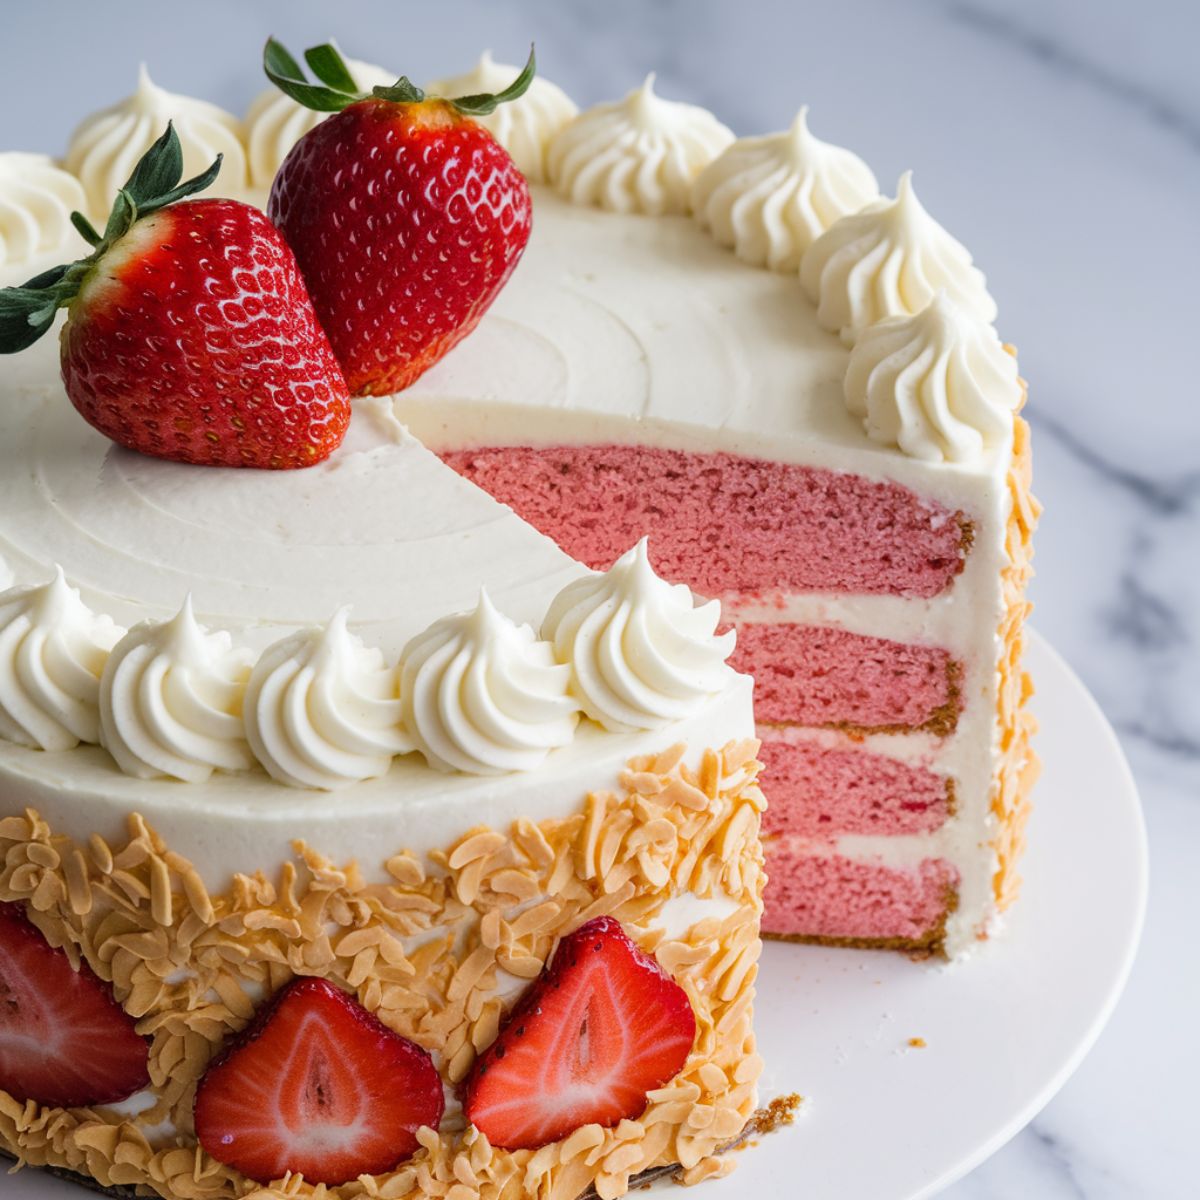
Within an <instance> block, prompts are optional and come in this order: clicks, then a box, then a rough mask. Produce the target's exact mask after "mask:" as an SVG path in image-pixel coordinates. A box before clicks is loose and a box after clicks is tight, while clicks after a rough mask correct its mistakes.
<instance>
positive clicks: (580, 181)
mask: <svg viewBox="0 0 1200 1200" xmlns="http://www.w3.org/2000/svg"><path fill="white" fill-rule="evenodd" d="M732 141H733V133H732V132H731V131H730V130H729V129H727V128H726V127H725V126H724V125H722V124H721V122H720V121H718V120H717V118H716V117H714V116H713V115H712V113H710V112H708V111H707V110H706V109H703V108H698V107H697V106H696V105H694V104H682V103H679V102H678V101H674V100H663V99H662V98H661V97H660V96H657V95H655V92H654V76H653V75H649V76H647V77H646V82H645V83H643V84H642V86H641V87H640V88H635V89H634V90H633V91H632V92H630V93H629V95H628V96H626V97H625V98H624V99H623V100H617V101H615V102H613V103H610V104H599V105H597V106H596V107H595V108H589V109H587V110H586V111H585V112H582V113H580V114H579V116H577V117H576V118H575V119H574V120H573V121H571V122H570V124H568V125H566V126H565V127H564V128H563V129H562V130H561V131H560V132H559V133H558V134H557V135H556V136H555V138H554V140H553V141H552V142H551V143H550V147H549V150H548V151H547V155H546V166H547V172H548V176H549V179H550V182H551V183H553V184H554V186H555V187H556V188H557V189H558V191H559V192H560V193H561V194H562V195H564V196H566V197H567V198H568V199H570V200H573V201H574V202H575V203H576V204H594V205H598V206H599V207H600V208H605V209H609V210H610V211H612V212H625V213H628V212H640V213H649V214H652V215H657V214H662V213H686V212H687V211H688V205H689V197H690V195H691V189H692V181H693V180H694V179H695V178H696V176H697V175H698V174H699V173H700V172H701V171H702V170H703V169H704V168H705V167H706V166H707V165H708V164H709V163H710V162H712V160H713V159H714V158H716V157H717V155H718V154H720V153H721V151H722V150H724V149H725V147H726V146H728V145H729V144H730V142H732Z"/></svg>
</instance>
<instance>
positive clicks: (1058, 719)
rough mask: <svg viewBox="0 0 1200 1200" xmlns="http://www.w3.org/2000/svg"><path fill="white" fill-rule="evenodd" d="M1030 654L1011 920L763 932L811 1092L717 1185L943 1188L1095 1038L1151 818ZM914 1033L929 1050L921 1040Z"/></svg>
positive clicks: (765, 1011)
mask: <svg viewBox="0 0 1200 1200" xmlns="http://www.w3.org/2000/svg"><path fill="white" fill-rule="evenodd" d="M1029 668H1030V670H1031V671H1032V673H1033V676H1034V680H1035V682H1036V684H1037V697H1036V701H1035V703H1036V711H1037V714H1038V717H1039V719H1040V721H1041V725H1042V730H1041V733H1040V735H1039V737H1038V741H1037V748H1038V752H1039V753H1040V754H1041V756H1042V758H1043V760H1044V763H1045V770H1044V773H1043V776H1042V779H1041V781H1040V782H1039V784H1038V787H1037V792H1036V797H1035V798H1036V802H1037V803H1036V809H1035V811H1034V815H1033V818H1032V820H1031V822H1030V830H1029V850H1028V852H1027V854H1026V857H1025V859H1024V862H1023V871H1022V873H1023V875H1024V877H1025V886H1024V889H1023V892H1022V896H1021V900H1020V902H1019V903H1018V904H1017V906H1016V907H1015V908H1014V909H1013V911H1012V913H1011V914H1010V916H1009V918H1008V922H1007V926H1008V927H1007V929H1006V931H1005V932H1004V934H1003V935H1002V936H1001V937H999V938H997V939H995V940H993V941H992V942H991V943H989V944H987V945H985V946H983V947H981V949H980V950H979V952H978V953H977V954H976V955H975V956H974V957H973V958H971V959H970V960H968V961H967V962H966V963H963V964H959V965H955V966H945V965H939V964H930V963H914V962H910V961H908V960H907V959H906V958H904V957H903V956H901V955H894V954H883V953H877V952H859V951H851V950H826V949H822V948H820V947H810V946H793V945H784V944H779V943H773V944H770V945H768V946H767V947H766V951H765V953H764V956H763V967H762V974H761V977H760V988H759V1003H758V1018H757V1025H758V1031H759V1042H760V1048H761V1050H762V1053H763V1055H764V1057H765V1058H766V1060H767V1072H766V1075H765V1078H764V1081H763V1096H764V1099H768V1098H770V1097H772V1096H774V1095H779V1094H781V1093H786V1092H793V1091H794V1092H799V1093H801V1094H802V1095H803V1096H804V1097H805V1103H804V1106H803V1107H802V1109H801V1114H800V1116H799V1118H798V1120H797V1122H796V1124H795V1125H794V1126H793V1127H792V1128H790V1129H784V1130H781V1131H779V1132H777V1133H774V1134H772V1135H770V1136H769V1137H766V1138H764V1139H762V1141H761V1142H760V1143H759V1144H758V1145H757V1146H754V1147H752V1148H748V1149H745V1150H743V1151H740V1152H739V1153H738V1158H739V1164H738V1168H737V1170H736V1171H735V1172H734V1173H733V1174H732V1175H730V1176H729V1177H728V1178H726V1179H724V1180H721V1181H720V1182H715V1183H710V1184H706V1185H705V1186H704V1188H703V1194H704V1196H706V1197H708V1196H711V1197H712V1198H713V1200H722V1198H724V1200H734V1198H736V1197H752V1198H753V1200H792V1198H793V1197H796V1196H809V1197H813V1200H829V1198H836V1200H918V1198H920V1197H926V1196H931V1195H933V1194H934V1193H936V1192H937V1191H939V1190H940V1189H942V1188H944V1187H946V1186H947V1185H949V1184H950V1183H952V1182H953V1181H954V1180H956V1179H959V1178H961V1177H962V1176H963V1175H965V1174H966V1173H967V1172H968V1171H969V1170H971V1168H972V1167H974V1166H977V1165H978V1164H979V1163H980V1162H982V1161H983V1160H984V1159H985V1158H986V1157H987V1156H988V1155H989V1154H992V1153H993V1152H994V1151H996V1150H998V1149H999V1148H1000V1147H1001V1146H1002V1145H1003V1144H1004V1143H1005V1142H1006V1141H1008V1139H1009V1138H1011V1137H1012V1136H1013V1135H1014V1134H1015V1133H1017V1131H1018V1130H1020V1129H1021V1127H1022V1126H1023V1125H1025V1124H1026V1122H1028V1121H1029V1120H1030V1119H1031V1118H1032V1117H1033V1116H1034V1115H1035V1114H1036V1113H1037V1112H1038V1110H1039V1109H1041V1108H1042V1107H1043V1105H1045V1104H1046V1103H1047V1101H1048V1100H1049V1099H1050V1098H1051V1096H1053V1095H1054V1093H1055V1092H1056V1091H1057V1090H1058V1089H1059V1088H1060V1087H1061V1086H1062V1085H1063V1083H1064V1082H1065V1081H1066V1080H1067V1078H1068V1076H1069V1075H1070V1074H1071V1072H1072V1071H1074V1070H1075V1068H1076V1067H1077V1066H1078V1065H1079V1063H1080V1062H1081V1061H1082V1059H1083V1057H1084V1055H1085V1054H1086V1053H1087V1052H1088V1050H1089V1049H1090V1048H1091V1046H1092V1043H1093V1042H1094V1041H1095V1040H1096V1037H1097V1035H1098V1034H1099V1032H1100V1030H1101V1028H1102V1027H1103V1026H1104V1023H1105V1021H1106V1020H1107V1019H1108V1016H1109V1014H1110V1013H1111V1012H1112V1010H1113V1007H1114V1005H1115V1004H1116V1002H1117V998H1118V996H1119V995H1120V992H1121V989H1122V987H1123V985H1124V983H1125V979H1126V977H1127V975H1128V973H1129V968H1130V965H1131V963H1132V961H1133V955H1134V950H1135V948H1136V946H1137V941H1138V936H1139V934H1140V932H1141V928H1142V917H1143V913H1144V910H1145V901H1146V839H1145V831H1144V829H1143V826H1142V815H1141V809H1140V807H1139V805H1138V797H1137V790H1136V788H1135V786H1134V782H1133V777H1132V775H1131V774H1130V772H1129V767H1128V765H1127V764H1126V762H1125V758H1124V755H1123V754H1122V753H1121V748H1120V746H1119V745H1118V744H1117V740H1116V737H1115V736H1114V734H1113V732H1112V729H1111V728H1110V727H1109V725H1108V722H1107V721H1106V720H1105V719H1104V716H1103V715H1102V714H1101V712H1100V710H1099V708H1098V707H1097V706H1096V703H1095V701H1093V700H1092V698H1091V696H1090V695H1088V693H1087V691H1086V689H1085V688H1084V686H1083V685H1082V684H1081V683H1080V682H1079V680H1078V679H1077V678H1076V677H1075V675H1074V674H1073V673H1072V671H1071V670H1070V668H1069V667H1068V666H1067V665H1066V664H1065V663H1064V662H1063V660H1062V659H1061V658H1059V657H1058V655H1057V654H1056V653H1055V652H1054V651H1053V650H1052V649H1051V648H1050V646H1049V645H1048V644H1047V643H1046V642H1044V641H1042V640H1041V639H1040V638H1038V637H1037V636H1036V635H1035V636H1034V637H1033V639H1032V643H1031V646H1030V651H1029ZM917 1038H919V1039H922V1040H923V1041H924V1043H925V1045H924V1046H923V1047H914V1046H912V1045H910V1039H917ZM657 1186H658V1187H659V1188H669V1187H671V1185H669V1184H668V1185H657ZM3 1194H4V1196H5V1200H79V1198H80V1197H81V1196H82V1195H84V1194H85V1193H83V1192H81V1191H79V1190H78V1189H77V1188H76V1187H75V1186H73V1185H71V1184H69V1183H65V1182H62V1181H60V1180H58V1179H55V1178H53V1177H51V1176H48V1175H44V1174H41V1173H39V1172H36V1171H22V1172H20V1173H19V1174H17V1175H15V1176H11V1177H8V1178H5V1180H4V1183H3ZM638 1194H645V1193H638ZM680 1194H681V1193H680ZM697 1194H699V1193H697Z"/></svg>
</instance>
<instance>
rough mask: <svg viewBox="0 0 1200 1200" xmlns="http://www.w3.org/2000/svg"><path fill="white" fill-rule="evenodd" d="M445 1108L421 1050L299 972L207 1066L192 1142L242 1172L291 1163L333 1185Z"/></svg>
mask: <svg viewBox="0 0 1200 1200" xmlns="http://www.w3.org/2000/svg"><path fill="white" fill-rule="evenodd" d="M444 1106H445V1097H444V1094H443V1091H442V1082H441V1077H440V1076H439V1075H438V1072H437V1068H436V1067H434V1065H433V1061H432V1059H431V1058H430V1057H429V1054H428V1053H427V1052H426V1051H425V1050H423V1049H421V1047H419V1046H417V1045H415V1044H414V1043H413V1042H410V1041H408V1040H407V1039H406V1038H403V1037H401V1036H400V1035H399V1034H397V1033H394V1032H392V1031H391V1030H390V1029H388V1028H387V1027H386V1026H385V1025H384V1024H383V1023H382V1022H381V1021H379V1020H378V1018H376V1017H375V1016H373V1015H372V1014H371V1013H369V1012H367V1011H366V1009H364V1008H363V1007H362V1006H361V1005H360V1004H359V1003H358V1002H357V1001H356V1000H355V999H354V998H353V997H352V996H349V995H347V994H346V993H345V992H343V991H341V990H340V989H339V988H337V987H335V986H334V985H333V984H331V983H329V982H328V981H326V980H324V979H316V978H301V979H297V980H294V981H293V982H292V983H290V984H288V986H287V987H285V988H284V989H283V990H282V991H281V992H279V993H278V994H277V995H276V996H274V997H273V998H272V1000H271V1001H270V1002H269V1003H268V1004H267V1005H266V1006H264V1008H262V1009H261V1010H260V1011H259V1013H258V1015H257V1016H256V1017H255V1019H254V1021H253V1022H252V1023H251V1025H250V1026H249V1027H248V1028H247V1029H246V1030H245V1032H243V1033H242V1034H241V1035H240V1036H239V1037H238V1038H237V1039H236V1040H235V1041H234V1042H233V1043H232V1044H231V1045H230V1046H229V1047H228V1048H227V1049H226V1050H225V1051H224V1052H223V1053H222V1054H221V1055H220V1056H219V1057H218V1058H217V1059H216V1060H215V1061H214V1062H213V1063H212V1064H211V1065H210V1066H209V1068H208V1070H207V1071H206V1072H205V1074H204V1078H203V1079H202V1080H201V1081H200V1086H199V1087H198V1088H197V1090H196V1101H195V1111H194V1116H195V1124H196V1137H197V1139H198V1140H199V1142H200V1145H201V1146H203V1147H204V1149H205V1150H207V1151H208V1153H209V1154H211V1155H212V1156H213V1158H215V1159H217V1161H218V1162H223V1163H225V1164H227V1165H228V1166H232V1167H234V1168H236V1169H237V1170H239V1171H241V1172H242V1174H243V1175H246V1176H247V1177H248V1178H250V1179H253V1180H256V1181H257V1182H259V1183H269V1182H271V1181H272V1180H275V1179H279V1178H282V1176H283V1175H284V1174H285V1173H287V1172H288V1171H291V1172H292V1173H293V1174H302V1175H303V1176H304V1178H305V1181H306V1182H308V1183H311V1184H316V1183H324V1184H326V1185H329V1186H333V1185H336V1184H339V1183H345V1182H347V1181H349V1180H352V1179H355V1178H357V1177H358V1176H359V1175H380V1174H383V1173H384V1172H386V1171H389V1170H391V1169H392V1168H394V1167H396V1166H398V1165H399V1164H400V1163H401V1162H402V1161H403V1160H404V1159H406V1158H408V1157H409V1156H410V1155H412V1154H413V1153H414V1151H416V1149H417V1147H418V1143H417V1138H416V1131H417V1129H419V1128H420V1127H421V1126H422V1125H429V1126H431V1127H433V1128H435V1129H436V1128H437V1126H438V1125H439V1123H440V1122H441V1119H442V1112H443V1109H444Z"/></svg>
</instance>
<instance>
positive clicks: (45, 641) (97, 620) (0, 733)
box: [0, 569, 125, 750]
mask: <svg viewBox="0 0 1200 1200" xmlns="http://www.w3.org/2000/svg"><path fill="white" fill-rule="evenodd" d="M124 633H125V631H124V630H123V629H121V628H120V626H118V625H115V624H114V623H113V622H112V620H110V619H109V618H108V617H106V616H99V615H97V614H96V613H94V612H92V610H91V609H90V608H88V606H87V605H86V604H85V603H84V602H83V600H82V599H81V598H80V595H79V592H78V590H77V589H76V588H73V587H70V586H68V584H67V581H66V579H65V578H64V576H63V573H62V571H61V569H56V570H55V574H54V578H53V579H52V580H51V581H50V582H49V583H45V584H40V585H36V586H33V587H14V588H9V589H8V591H6V592H3V593H0V737H3V738H5V739H6V740H7V741H10V742H16V743H17V744H18V745H22V746H30V747H32V748H33V749H35V750H70V749H71V748H72V747H73V746H77V745H78V744H79V743H80V742H90V743H96V742H98V741H99V740H100V676H101V674H102V673H103V671H104V664H105V663H106V662H107V661H108V656H109V652H110V651H111V650H112V648H113V646H114V645H116V643H117V642H118V641H119V640H120V639H121V637H122V635H123V634H124Z"/></svg>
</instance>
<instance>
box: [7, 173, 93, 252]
mask: <svg viewBox="0 0 1200 1200" xmlns="http://www.w3.org/2000/svg"><path fill="white" fill-rule="evenodd" d="M85 208H87V197H86V196H85V195H84V194H83V187H82V186H81V185H80V182H79V180H78V179H76V178H75V176H74V175H71V174H70V173H69V172H67V171H64V170H63V169H62V168H61V167H60V166H57V165H56V164H55V163H54V161H53V160H52V159H50V158H49V157H47V156H46V155H45V154H22V153H20V152H18V151H15V150H14V151H10V152H9V153H7V154H0V267H3V266H5V265H6V264H8V263H21V262H27V261H28V260H29V259H31V258H33V257H34V256H35V255H38V254H48V253H49V252H50V251H51V250H57V249H58V248H59V247H60V246H63V245H65V244H66V242H67V241H69V240H71V239H73V238H74V239H78V237H79V235H78V234H77V233H76V232H75V227H74V226H73V225H72V224H71V212H72V210H74V209H79V210H80V211H82V210H83V209H85ZM82 245H83V243H82V242H80V247H81V248H82Z"/></svg>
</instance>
